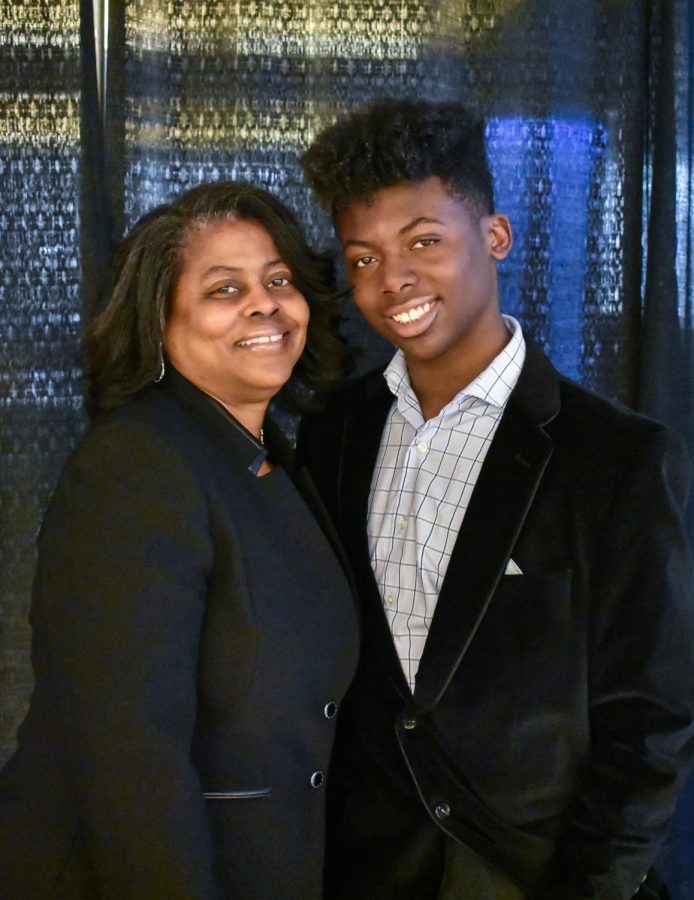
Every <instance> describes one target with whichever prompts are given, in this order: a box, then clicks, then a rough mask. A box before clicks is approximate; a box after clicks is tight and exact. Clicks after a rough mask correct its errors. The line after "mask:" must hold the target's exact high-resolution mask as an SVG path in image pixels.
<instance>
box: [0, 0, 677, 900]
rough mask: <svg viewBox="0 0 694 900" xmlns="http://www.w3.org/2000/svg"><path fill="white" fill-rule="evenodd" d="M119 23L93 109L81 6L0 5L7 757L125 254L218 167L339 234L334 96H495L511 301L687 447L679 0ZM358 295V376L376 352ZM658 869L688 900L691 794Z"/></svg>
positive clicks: (314, 225)
mask: <svg viewBox="0 0 694 900" xmlns="http://www.w3.org/2000/svg"><path fill="white" fill-rule="evenodd" d="M108 21H109V28H108V66H107V74H106V89H105V91H104V92H103V94H104V96H103V103H100V95H99V90H98V86H97V82H96V76H95V72H96V66H95V60H96V56H97V54H96V51H95V42H94V28H93V24H94V20H93V14H92V3H91V0H82V2H81V3H80V2H77V0H72V2H70V0H60V2H57V0H33V2H29V0H25V2H23V3H21V4H20V3H13V2H8V0H0V24H1V26H2V31H1V33H0V71H1V73H2V81H1V82H0V83H1V85H2V87H1V89H0V104H2V114H1V116H0V142H1V143H2V156H1V158H0V176H1V177H0V195H1V197H2V202H1V203H0V223H1V228H2V242H1V245H0V260H2V272H1V275H0V301H1V303H0V385H1V387H0V417H1V419H0V460H1V462H0V466H1V467H2V468H0V561H1V563H2V595H1V598H0V760H1V759H3V758H5V757H7V755H8V754H9V753H10V751H11V749H12V746H13V741H14V734H15V731H16V727H17V725H18V722H19V721H20V720H21V717H22V715H23V713H24V710H25V708H26V702H27V699H28V696H29V693H30V690H31V675H30V665H29V659H28V647H29V627H28V623H27V610H28V601H29V591H30V583H31V575H32V568H33V564H34V538H35V533H36V529H37V527H38V524H39V522H40V517H41V514H42V511H43V509H44V507H45V503H46V501H47V498H48V496H49V495H50V491H51V490H52V487H53V485H54V484H55V480H56V478H57V475H58V473H59V471H60V467H61V465H62V463H63V461H64V458H65V456H66V454H67V453H68V452H69V450H70V448H71V446H72V445H73V444H74V441H75V440H76V438H77V437H78V435H79V434H80V432H81V431H82V429H83V428H84V424H85V419H84V415H83V412H82V404H81V396H82V385H81V381H80V369H79V336H80V332H81V329H82V327H83V325H84V323H85V322H86V321H88V319H89V317H90V316H91V315H92V314H93V312H94V310H95V309H96V308H97V302H98V301H97V297H98V284H99V279H100V276H101V273H102V272H103V268H104V264H105V259H106V256H107V254H108V250H109V248H110V246H111V245H112V243H113V241H114V240H115V239H117V238H118V237H119V236H120V235H121V234H122V232H123V229H124V228H125V227H127V226H128V225H130V224H132V223H133V222H134V221H135V220H136V219H137V218H138V217H139V216H140V215H141V214H142V213H144V212H145V211H146V210H147V209H149V208H150V207H152V206H154V205H155V204H157V203H160V202H162V201H164V200H166V199H167V198H168V197H170V196H172V195H173V194H176V193H178V192H179V191H181V190H183V189H185V188H188V187H191V186H193V185H195V184H197V183H199V182H200V181H203V180H209V179H219V178H239V179H248V180H250V181H253V182H255V183H256V184H260V185H262V186H265V187H267V188H269V189H270V190H272V191H274V192H276V193H277V194H279V195H280V196H281V197H282V198H283V199H284V200H285V201H287V202H288V203H289V204H290V205H292V206H293V207H294V208H295V209H296V210H297V212H298V213H299V215H300V216H301V217H302V218H303V220H304V221H305V222H306V225H307V228H308V230H309V233H310V235H311V237H312V238H313V240H314V241H315V242H317V243H321V244H323V245H332V244H333V238H332V236H331V232H330V228H329V225H328V222H327V220H326V218H325V216H324V215H323V214H322V213H321V212H320V211H319V210H318V209H317V208H316V206H315V205H314V204H313V202H312V200H311V198H310V196H309V194H308V192H307V190H306V188H305V187H304V185H303V181H302V177H301V172H300V167H299V163H298V157H299V154H300V152H301V151H302V150H303V149H304V148H305V147H306V146H307V144H308V143H309V142H310V140H311V138H312V136H313V135H314V134H315V133H316V131H317V129H318V128H319V127H320V126H321V125H322V124H323V123H325V122H327V121H329V120H330V119H331V118H332V117H333V116H334V115H335V114H336V113H339V112H340V111H343V110H346V109H350V108H352V107H353V106H355V105H358V104H360V103H362V102H364V101H366V100H368V99H370V98H372V97H376V96H383V95H387V96H421V97H431V98H441V99H445V98H461V99H464V100H465V101H466V102H468V103H469V104H471V105H473V106H474V107H476V108H477V109H479V110H480V111H481V112H482V113H484V114H485V115H486V116H487V118H488V140H489V148H490V154H491V156H492V160H493V168H494V172H495V175H496V180H497V207H498V208H499V209H502V210H504V211H506V212H507V213H508V214H509V215H510V216H511V219H512V222H513V225H514V228H515V238H516V242H515V246H514V250H513V253H512V256H511V257H510V259H508V260H507V261H506V262H505V263H504V264H503V266H502V268H501V288H502V301H503V306H504V308H505V310H506V311H508V312H510V313H512V314H514V315H516V316H518V317H519V318H520V319H521V321H522V322H523V324H524V327H525V329H526V331H527V332H528V333H529V334H530V335H532V336H533V337H534V338H535V339H536V340H538V341H539V342H540V343H541V344H542V345H543V346H544V347H545V349H546V350H547V352H548V353H549V355H550V356H551V357H552V359H553V360H554V362H555V364H556V365H557V366H558V368H560V369H561V370H562V371H564V372H566V373H567V374H569V375H571V376H573V377H575V378H577V379H578V380H580V381H581V382H583V383H584V384H587V385H589V386H590V387H593V388H596V389H598V390H600V391H602V392H604V393H606V394H608V395H611V396H614V397H618V398H619V399H621V400H622V401H624V402H625V403H627V404H629V405H631V406H634V407H636V408H639V409H641V410H644V411H646V412H648V413H649V414H651V415H653V416H655V417H656V418H659V419H661V420H663V421H665V422H667V423H668V424H670V425H671V426H672V427H674V428H675V429H677V430H678V431H679V432H680V433H681V434H682V436H683V438H684V439H685V441H687V443H688V445H689V447H690V449H692V450H694V419H693V417H692V387H693V383H694V373H693V368H692V367H693V365H694V361H693V359H692V303H693V302H694V283H693V280H692V262H693V260H694V232H693V231H692V202H693V198H692V190H693V188H692V178H691V176H692V143H693V133H692V128H693V125H694V106H693V104H694V92H693V91H692V74H693V72H692V65H693V60H694V44H693V40H694V10H693V9H692V4H691V3H690V2H688V0H652V2H649V0H225V2H222V0H209V2H204V3H201V2H197V0H122V2H111V3H110V9H109V17H108ZM345 313H346V316H347V324H346V331H347V334H348V335H349V338H350V340H351V342H352V343H353V344H354V345H355V346H357V347H358V348H359V349H360V350H361V354H362V355H361V358H360V362H359V367H360V369H364V368H366V367H367V366H369V365H371V364H372V363H374V362H376V361H380V360H381V359H383V358H384V355H385V354H386V353H387V348H385V347H384V346H383V345H382V344H380V343H379V342H377V341H376V340H375V339H373V338H372V337H371V336H370V335H369V334H368V332H367V331H366V330H365V329H364V328H363V327H361V324H360V322H359V320H358V318H357V317H356V316H355V315H353V314H352V312H351V310H350V309H349V307H347V308H346V310H345ZM690 527H691V525H690ZM95 584H98V573H95ZM635 614H638V612H637V611H635ZM688 677H690V676H688ZM663 863H664V865H665V866H666V869H667V871H668V875H669V880H670V882H671V885H672V891H673V894H674V896H675V897H676V898H678V900H691V898H692V897H694V789H690V791H689V794H688V795H685V797H684V798H683V801H682V803H681V805H680V812H679V815H678V819H677V821H676V823H675V826H674V827H673V829H672V833H671V836H670V839H669V841H668V844H667V846H666V848H665V851H664V853H663Z"/></svg>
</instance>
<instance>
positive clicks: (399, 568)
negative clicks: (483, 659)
mask: <svg viewBox="0 0 694 900" xmlns="http://www.w3.org/2000/svg"><path fill="white" fill-rule="evenodd" d="M504 319H505V321H506V325H507V327H508V329H509V331H510V332H511V340H510V341H509V343H508V344H507V345H506V346H505V347H504V349H503V350H502V351H501V353H499V355H498V356H497V357H495V359H494V360H492V362H491V363H490V364H489V366H488V367H487V368H486V369H485V370H484V371H483V372H481V373H480V374H479V375H478V376H477V378H475V379H474V381H471V382H470V384H468V386H467V387H466V388H464V389H463V390H462V391H460V393H458V394H456V396H455V397H454V398H453V399H452V400H451V401H450V403H448V404H447V405H446V406H445V407H444V408H443V409H442V410H441V412H440V413H439V414H438V415H437V416H434V418H432V419H429V420H428V421H426V422H425V421H424V418H423V416H422V411H421V409H420V406H419V401H418V400H417V397H416V396H415V393H414V391H413V390H412V387H411V385H410V380H409V376H408V374H407V367H406V365H405V359H404V356H403V353H402V351H400V350H398V351H397V353H396V354H395V356H394V357H393V359H392V360H391V362H390V364H389V365H388V367H387V368H386V370H385V372H384V377H385V379H386V382H387V384H388V387H389V389H390V390H391V392H392V393H393V394H394V395H395V397H396V398H397V402H396V403H395V404H394V405H393V407H392V409H391V411H390V413H389V415H388V418H387V420H386V424H385V428H384V429H383V436H382V438H381V446H380V449H379V453H378V458H377V461H376V467H375V469H374V474H373V478H372V481H371V491H370V495H369V512H368V537H369V549H370V552H371V565H372V567H373V570H374V574H375V576H376V581H377V583H378V586H379V589H380V591H381V597H382V600H383V605H384V609H385V611H386V616H387V618H388V622H389V624H390V628H391V631H392V633H393V640H394V641H395V646H396V649H397V651H398V656H399V657H400V661H401V663H402V667H403V670H404V672H405V676H406V678H407V680H408V682H409V685H410V689H411V690H414V683H415V676H416V674H417V669H418V667H419V661H420V659H421V657H422V652H423V650H424V643H425V641H426V639H427V635H428V633H429V626H430V624H431V620H432V617H433V615H434V610H435V608H436V601H437V600H438V596H439V591H440V588H441V583H442V581H443V579H444V576H445V574H446V570H447V568H448V561H449V560H450V557H451V553H452V551H453V546H454V544H455V540H456V538H457V536H458V532H459V531H460V526H461V524H462V521H463V517H464V516H465V511H466V509H467V507H468V503H469V501H470V496H471V494H472V491H473V489H474V487H475V483H476V481H477V477H478V475H479V472H480V469H481V468H482V463H483V462H484V458H485V456H486V455H487V451H488V449H489V445H490V443H491V440H492V438H493V437H494V433H495V432H496V429H497V426H498V425H499V421H500V419H501V415H502V413H503V411H504V407H505V406H506V403H507V402H508V398H509V396H510V394H511V391H512V390H513V388H514V387H515V384H516V382H517V380H518V376H519V375H520V371H521V368H522V366H523V362H524V360H525V341H524V340H523V334H522V332H521V327H520V325H519V324H518V322H517V321H516V320H515V319H512V318H511V317H510V316H505V317H504Z"/></svg>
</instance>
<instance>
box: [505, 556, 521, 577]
mask: <svg viewBox="0 0 694 900" xmlns="http://www.w3.org/2000/svg"><path fill="white" fill-rule="evenodd" d="M522 574H523V570H522V569H521V567H520V566H519V565H518V563H515V562H514V561H513V560H512V559H509V561H508V562H507V563H506V570H505V572H504V575H522Z"/></svg>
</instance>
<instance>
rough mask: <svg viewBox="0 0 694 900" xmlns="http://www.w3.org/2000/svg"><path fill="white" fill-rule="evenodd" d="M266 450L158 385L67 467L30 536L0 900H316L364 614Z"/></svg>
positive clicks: (2, 780)
mask: <svg viewBox="0 0 694 900" xmlns="http://www.w3.org/2000/svg"><path fill="white" fill-rule="evenodd" d="M258 452H259V448H258V446H257V445H256V444H255V443H254V441H253V440H252V438H251V437H250V435H248V434H247V433H244V432H243V429H241V428H240V427H239V426H238V425H234V424H233V423H232V422H230V421H228V419H227V418H225V416H224V415H223V414H222V413H221V411H220V409H218V408H216V407H215V404H214V403H213V402H212V401H211V400H210V399H209V398H208V397H207V396H205V395H204V394H202V393H201V392H200V391H198V390H197V389H196V388H195V387H194V386H193V385H191V384H190V383H189V382H188V381H186V380H185V379H184V378H182V377H181V376H180V375H178V374H177V373H176V372H174V371H169V372H168V373H167V375H166V378H165V379H164V381H163V382H162V383H161V384H159V385H157V386H153V387H151V388H148V389H146V390H145V391H144V392H142V393H141V395H139V396H138V397H137V398H136V399H135V400H133V401H131V402H130V403H128V404H126V405H124V406H122V407H120V408H119V409H117V410H115V411H113V412H111V413H109V414H107V415H104V416H102V417H101V418H99V419H98V420H97V422H96V425H95V427H94V428H93V429H92V430H91V431H90V432H89V433H88V435H87V436H86V438H85V439H84V440H83V441H82V443H81V444H80V446H79V447H78V449H77V450H76V452H75V453H74V455H73V456H72V458H71V460H70V461H69V463H68V465H67V467H66V469H65V471H64V474H63V476H62V478H61V481H60V484H59V486H58V488H57V490H56V492H55V495H54V497H53V500H52V502H51V505H50V508H49V510H48V512H47V514H46V518H45V521H44V525H43V528H42V531H41V535H40V541H39V564H38V570H37V575H36V582H35V590H34V599H33V606H32V624H33V628H34V644H33V663H34V669H35V675H36V688H35V691H34V695H33V697H32V700H31V705H30V711H29V714H28V716H27V718H26V720H25V722H24V723H23V725H22V726H21V728H20V732H19V749H18V752H17V753H16V755H15V756H14V757H13V758H12V759H11V761H10V762H9V763H8V765H7V766H6V767H5V769H4V770H3V772H2V774H1V775H0V897H2V898H3V900H38V898H55V900H68V898H69V900H77V898H80V900H82V898H84V900H87V898H89V900H92V898H109V900H126V898H131V900H211V898H215V900H217V898H222V897H225V898H234V900H240V898H248V900H260V898H266V900H276V898H278V897H282V898H287V900H288V898H293V900H311V898H313V900H318V898H320V896H321V894H322V886H321V882H322V873H323V858H324V805H325V799H324V798H325V787H326V784H325V780H326V777H327V769H328V761H329V757H330V753H331V748H332V744H333V737H334V728H335V721H336V719H335V709H336V705H339V703H340V702H341V700H342V696H343V694H344V692H345V690H346V688H347V685H348V682H349V679H350V678H351V676H352V674H353V671H354V667H355V665H356V656H357V614H356V609H355V605H354V601H353V597H352V594H351V591H350V589H349V586H348V583H347V580H346V578H345V574H344V571H343V570H342V568H341V566H340V565H339V563H338V561H337V558H336V556H335V552H334V550H333V548H332V547H331V545H330V543H329V541H328V539H327V538H326V534H325V533H324V532H323V531H322V530H321V528H319V527H318V525H317V523H316V519H315V518H314V515H312V513H311V512H310V511H309V509H308V507H307V505H306V503H305V502H303V501H302V499H301V498H300V495H299V493H298V491H297V487H296V486H295V484H294V483H293V482H292V481H291V480H290V478H289V477H288V474H287V472H286V471H285V470H283V469H282V468H281V467H276V468H275V469H274V470H273V471H272V472H271V473H270V474H268V475H265V476H263V477H261V478H257V477H256V476H255V475H254V474H253V472H252V471H251V469H252V468H253V463H254V461H256V460H257V457H258ZM297 484H298V485H303V491H304V492H305V497H306V498H307V499H308V502H309V503H312V505H313V507H314V513H315V515H317V516H319V517H320V515H321V510H320V503H319V501H317V499H316V502H312V500H311V487H310V484H309V482H308V480H307V479H302V477H301V475H300V474H299V475H298V476H297ZM314 499H315V498H314ZM324 524H325V527H326V528H327V530H328V532H330V524H329V522H327V521H326V522H325V523H324Z"/></svg>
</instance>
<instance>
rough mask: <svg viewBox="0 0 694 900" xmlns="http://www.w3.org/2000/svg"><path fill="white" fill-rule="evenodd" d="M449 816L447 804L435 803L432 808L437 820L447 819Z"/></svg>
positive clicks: (449, 811)
mask: <svg viewBox="0 0 694 900" xmlns="http://www.w3.org/2000/svg"><path fill="white" fill-rule="evenodd" d="M450 814H451V808H450V806H449V805H448V804H447V803H444V802H441V803H437V804H436V806H435V807H434V815H435V816H436V818H437V819H447V818H448V817H449V816H450Z"/></svg>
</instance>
